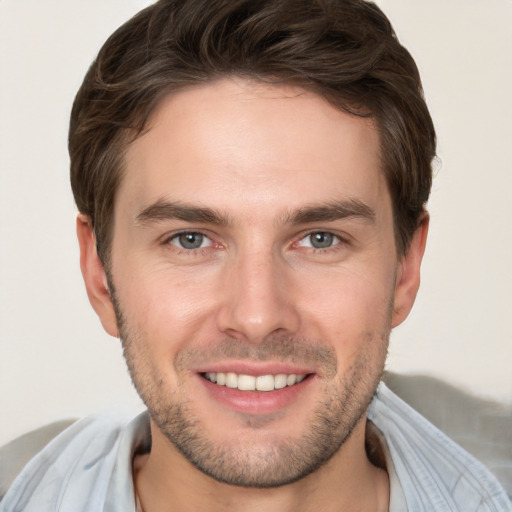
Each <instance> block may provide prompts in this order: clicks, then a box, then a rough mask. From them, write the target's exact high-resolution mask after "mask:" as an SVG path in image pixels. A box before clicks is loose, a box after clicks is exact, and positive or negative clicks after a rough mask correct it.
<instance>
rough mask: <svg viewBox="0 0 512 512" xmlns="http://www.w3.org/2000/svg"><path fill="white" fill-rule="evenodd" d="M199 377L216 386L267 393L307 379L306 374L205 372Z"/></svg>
mask: <svg viewBox="0 0 512 512" xmlns="http://www.w3.org/2000/svg"><path fill="white" fill-rule="evenodd" d="M201 376H202V377H203V378H204V379H206V380H207V381H209V382H212V383H213V384H216V385H217V386H225V387H227V388H230V389H238V390H239V391H264V392H265V391H266V392H269V391H275V390H278V389H284V388H286V387H292V386H295V385H297V384H300V383H301V382H302V381H303V380H304V379H306V378H307V377H308V374H295V373H289V374H287V373H278V374H275V375H272V374H268V375H244V374H238V373H233V372H205V373H202V374H201Z"/></svg>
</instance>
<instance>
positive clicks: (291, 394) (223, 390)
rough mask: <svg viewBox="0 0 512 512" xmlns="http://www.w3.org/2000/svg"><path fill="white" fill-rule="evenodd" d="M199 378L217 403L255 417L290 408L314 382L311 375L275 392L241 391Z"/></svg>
mask: <svg viewBox="0 0 512 512" xmlns="http://www.w3.org/2000/svg"><path fill="white" fill-rule="evenodd" d="M198 378H199V380H200V381H201V382H202V384H203V386H204V387H205V388H206V390H207V392H208V393H209V394H210V395H211V396H212V397H213V398H214V399H215V400H216V401H218V402H220V403H221V404H223V405H225V406H227V407H229V408H230V409H232V410H233V411H236V412H240V413H244V414H253V415H260V414H272V413H276V412H279V411H280V410H282V409H284V408H286V407H289V406H290V405H291V404H292V403H293V402H294V401H295V400H296V399H297V397H298V395H299V394H301V393H304V391H306V389H307V388H308V387H309V385H310V383H311V381H312V380H313V378H312V376H311V375H310V376H308V378H306V379H304V380H303V381H302V382H300V383H299V384H294V385H293V386H286V387H285V388H282V389H275V390H274V391H240V390H239V389H232V388H228V387H227V386H219V385H218V384H214V383H213V382H210V381H209V380H207V379H205V378H204V377H202V376H201V375H198Z"/></svg>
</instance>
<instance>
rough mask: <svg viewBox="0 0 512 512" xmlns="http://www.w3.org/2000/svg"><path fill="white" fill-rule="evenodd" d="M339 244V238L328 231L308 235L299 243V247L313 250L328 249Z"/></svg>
mask: <svg viewBox="0 0 512 512" xmlns="http://www.w3.org/2000/svg"><path fill="white" fill-rule="evenodd" d="M340 242H341V239H340V237H338V236H336V235H333V234H332V233H329V232H328V231H315V232H314V233H309V235H307V236H305V237H304V238H303V239H302V240H301V241H300V242H299V245H300V247H313V249H328V248H329V247H332V246H333V245H337V244H339V243H340Z"/></svg>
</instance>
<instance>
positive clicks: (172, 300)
mask: <svg viewBox="0 0 512 512" xmlns="http://www.w3.org/2000/svg"><path fill="white" fill-rule="evenodd" d="M130 275H131V278H129V279H127V278H126V279H124V280H123V283H122V285H121V286H119V288H118V289H117V291H118V298H119V300H120V303H121V306H122V309H123V313H124V314H125V318H128V319H129V324H130V327H131V328H132V329H133V330H134V331H136V332H137V333H139V337H143V338H144V339H145V340H146V341H148V342H150V343H151V344H152V346H153V348H156V347H158V346H159V345H161V346H162V348H163V349H165V348H167V349H168V348H169V345H170V344H171V346H179V345H181V344H182V343H186V342H189V341H190V340H191V334H192V333H194V334H195V336H197V334H198V329H200V328H201V327H198V325H199V326H203V325H205V322H206V319H207V318H208V316H209V312H210V310H211V301H210V300H209V299H208V297H209V296H211V294H212V291H211V288H212V286H211V283H210V280H209V279H207V278H206V277H205V278H198V276H197V275H196V276H195V277H194V276H192V275H188V274H186V273H185V274H183V273H175V272H169V271H167V272H165V271H162V270H161V269H153V270H148V269H147V268H146V269H141V270H140V271H139V272H137V271H136V270H135V271H132V272H131V273H130Z"/></svg>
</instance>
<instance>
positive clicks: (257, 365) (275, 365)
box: [194, 361, 316, 377]
mask: <svg viewBox="0 0 512 512" xmlns="http://www.w3.org/2000/svg"><path fill="white" fill-rule="evenodd" d="M194 371H196V372H197V373H236V374H238V375H252V376H254V377H257V376H259V375H279V374H280V373H284V374H287V375H290V374H295V375H307V374H310V373H316V372H315V370H314V369H313V368H311V367H308V366H306V365H298V364H293V363H284V362H277V361H276V362H269V361H263V362H253V361H250V362H245V361H224V362H218V363H211V364H208V363H206V364H204V365H202V366H201V367H198V368H196V369H194Z"/></svg>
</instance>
